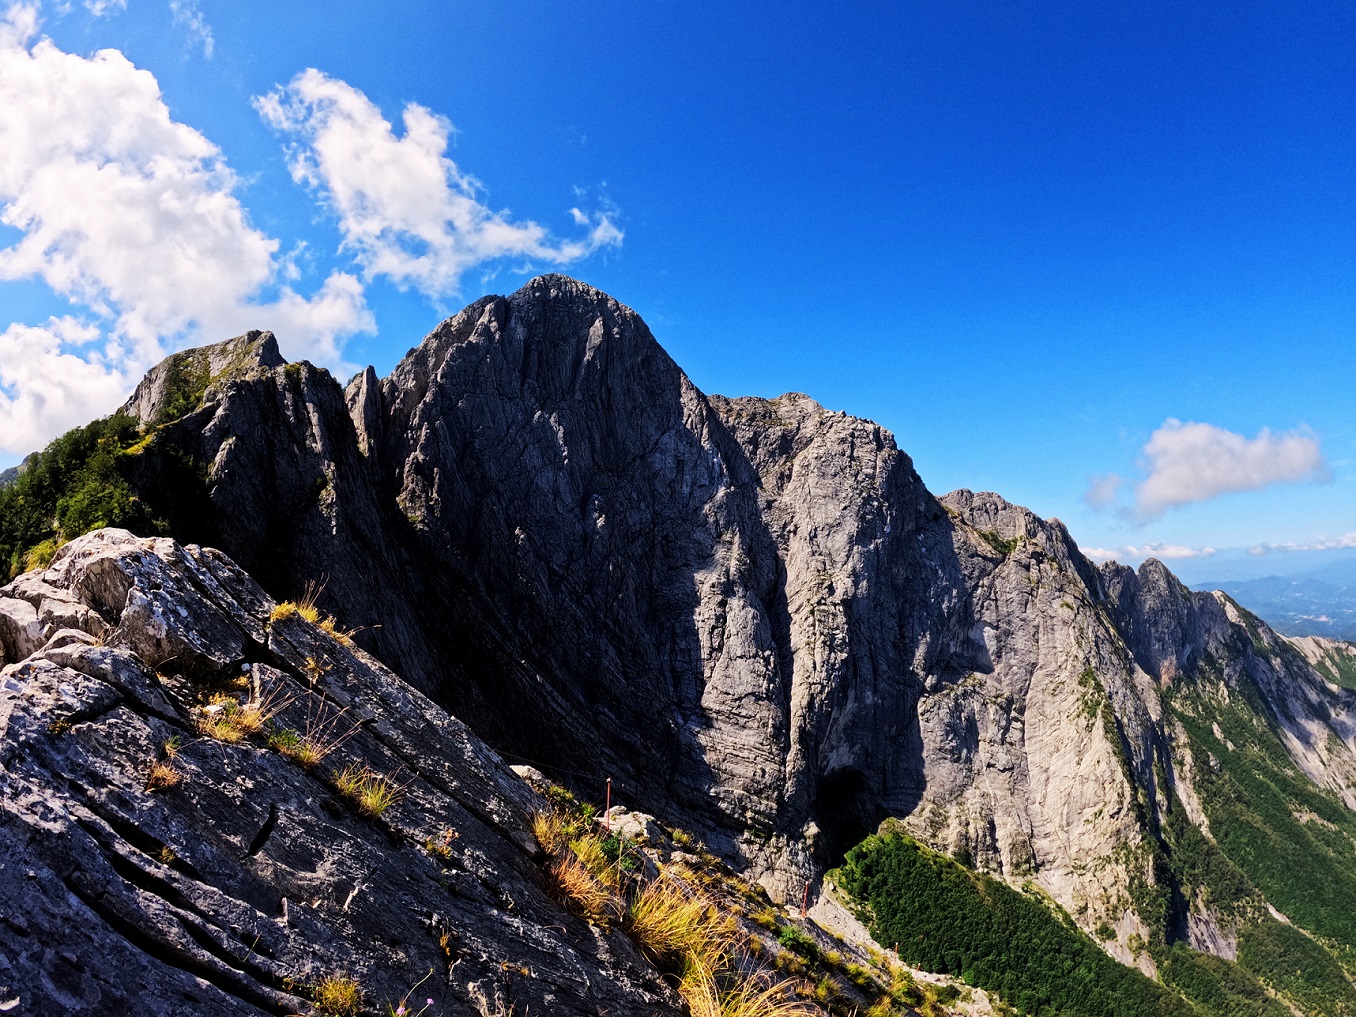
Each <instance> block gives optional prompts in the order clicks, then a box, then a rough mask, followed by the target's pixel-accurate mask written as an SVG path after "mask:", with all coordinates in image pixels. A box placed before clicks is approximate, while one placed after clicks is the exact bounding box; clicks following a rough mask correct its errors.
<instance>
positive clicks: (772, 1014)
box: [678, 961, 823, 1017]
mask: <svg viewBox="0 0 1356 1017" xmlns="http://www.w3.org/2000/svg"><path fill="white" fill-rule="evenodd" d="M678 991H679V992H680V993H681V994H682V996H683V999H684V1000H685V1001H686V1002H687V1006H688V1012H689V1013H690V1014H691V1017H821V1015H822V1013H823V1011H821V1010H820V1009H819V1008H818V1007H815V1006H811V1005H810V1004H808V1003H804V1002H802V1001H800V1000H798V999H796V998H795V995H794V992H793V986H792V984H791V983H790V982H769V981H767V980H766V979H763V978H758V977H742V976H741V977H736V978H735V979H733V982H732V984H730V985H729V986H728V987H727V988H726V989H725V990H724V991H723V992H722V991H721V987H720V983H719V981H718V980H717V977H716V972H715V971H714V970H713V969H712V968H711V967H709V966H707V965H705V964H702V963H698V962H695V961H694V962H692V963H690V964H689V965H688V967H687V970H686V971H684V973H683V980H682V982H681V983H679V986H678Z"/></svg>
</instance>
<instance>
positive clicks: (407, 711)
mask: <svg viewBox="0 0 1356 1017" xmlns="http://www.w3.org/2000/svg"><path fill="white" fill-rule="evenodd" d="M33 597H45V598H49V599H63V601H64V602H65V603H69V604H72V605H79V606H80V607H81V608H83V609H84V610H85V614H84V616H83V618H84V622H85V632H83V633H81V632H72V633H70V634H69V635H67V637H66V638H64V639H63V638H55V637H59V636H60V635H61V633H59V632H56V631H54V627H55V625H56V624H57V623H56V622H50V623H44V624H43V633H42V634H40V635H38V636H36V637H35V638H34V640H33V641H37V640H41V639H43V637H44V636H46V637H47V638H46V640H44V641H45V646H44V647H43V648H41V649H39V650H37V651H36V652H34V653H32V654H30V655H28V656H27V657H26V658H25V659H24V660H22V661H21V662H18V663H14V664H11V665H10V666H8V667H6V668H5V669H4V670H3V671H2V672H0V1004H14V1006H15V1007H17V1009H16V1012H18V1013H23V1014H33V1015H48V1014H66V1013H83V1014H91V1015H109V1017H112V1015H122V1014H128V1013H137V1014H155V1015H167V1017H168V1015H183V1014H204V1015H205V1014H213V1015H216V1014H242V1015H243V1014H261V1013H267V1014H290V1013H301V1012H311V1010H310V1004H309V1002H308V999H309V996H310V992H311V990H312V988H313V987H314V986H315V985H317V984H318V983H320V982H321V981H322V980H323V979H325V978H327V977H331V976H338V975H342V976H345V977H348V978H352V979H354V980H355V981H356V982H357V983H358V985H359V986H361V988H362V991H363V993H364V996H365V1000H366V1009H365V1011H364V1012H376V1011H378V1010H380V1012H383V1013H384V1012H386V1010H385V1005H386V1004H388V1003H389V1004H390V1005H392V1006H394V1005H397V1004H398V1003H399V1002H400V1001H401V1000H402V998H404V996H405V995H406V994H407V993H409V992H410V990H411V989H412V987H413V986H414V985H415V983H416V982H418V983H420V984H419V987H418V990H417V996H418V1005H422V1004H423V1000H424V998H425V997H431V998H434V999H435V1000H436V1002H437V1011H438V1012H442V1013H447V1014H481V1013H483V1012H486V1010H487V1009H488V1010H494V1009H495V1008H496V1007H502V1011H500V1012H508V1008H509V1007H511V1006H516V1007H517V1011H516V1012H530V1013H554V1014H581V1015H582V1014H597V1013H599V1012H611V1013H646V1014H649V1013H655V1014H670V1013H675V1014H676V1013H677V1012H678V1009H677V1006H676V1005H675V1001H676V997H675V996H674V994H673V993H672V991H671V990H670V989H669V988H668V987H666V986H665V985H664V984H663V983H662V982H660V981H659V978H658V975H657V973H656V972H655V971H654V969H653V968H652V967H651V966H650V965H648V964H647V963H645V962H644V961H643V960H642V959H641V958H640V957H639V955H638V954H637V953H636V951H635V948H634V947H633V946H632V944H631V942H630V940H628V939H627V938H626V937H625V936H622V935H621V934H620V933H614V934H605V933H603V932H601V931H599V930H597V929H595V928H593V927H590V926H587V925H585V924H584V923H582V922H581V921H579V920H578V919H575V918H573V917H571V916H569V915H567V914H565V913H564V912H562V911H561V910H560V909H559V908H558V907H557V906H556V905H555V904H554V903H552V902H551V901H550V900H549V899H548V898H547V897H546V895H545V893H544V891H543V889H542V879H541V876H540V873H539V871H538V868H537V865H536V862H535V860H534V856H535V854H536V853H537V851H538V850H539V849H538V848H537V846H536V842H535V840H534V839H533V837H532V834H531V833H530V830H529V823H530V817H531V814H532V812H533V810H534V809H539V808H541V807H542V805H543V803H542V801H541V799H540V798H539V797H538V796H537V795H536V793H535V792H534V791H532V790H531V789H530V788H529V787H528V785H527V784H526V783H524V782H523V780H522V779H521V778H519V777H518V776H517V775H516V774H514V773H513V772H512V771H511V770H510V769H509V768H508V767H507V766H505V765H504V764H503V762H502V761H501V760H500V758H499V757H498V756H497V755H496V754H495V753H494V752H492V751H491V750H490V749H489V748H488V747H486V746H485V745H484V743H482V742H481V741H480V740H479V739H478V738H476V737H475V736H474V735H473V734H471V733H470V731H469V730H468V729H467V728H466V727H465V726H464V725H463V724H461V723H460V722H459V721H457V720H455V719H453V718H452V717H449V716H448V715H447V714H446V713H445V712H444V711H443V710H441V709H440V708H438V707H437V706H435V705H434V704H433V703H431V702H429V701H428V700H427V699H425V698H424V697H423V696H422V695H420V694H419V693H418V692H416V691H414V690H413V689H411V688H410V687H409V686H407V685H406V684H405V683H404V682H402V681H401V680H400V679H398V678H397V677H396V676H395V675H393V674H392V673H391V672H389V671H388V670H386V669H385V668H384V667H382V666H381V665H380V664H379V663H377V661H376V660H374V659H373V658H371V657H369V656H368V655H367V654H365V653H363V652H362V651H361V650H358V649H356V648H350V647H348V646H346V645H345V644H344V643H343V642H342V641H340V640H336V639H335V638H334V637H333V636H331V635H330V634H328V633H327V632H325V631H324V630H322V629H321V628H319V627H317V626H316V625H313V624H311V623H308V622H306V621H305V620H304V619H302V618H301V617H300V616H297V615H291V616H288V617H278V616H275V612H274V608H275V606H276V605H275V603H274V601H273V600H272V599H271V598H269V597H268V596H267V595H266V594H265V593H264V592H263V590H261V589H260V588H259V587H258V586H257V585H256V584H255V583H254V582H253V581H252V580H251V579H250V578H249V577H248V576H247V575H245V574H244V573H243V572H242V571H241V570H240V569H239V568H238V567H237V566H236V565H235V564H234V563H232V562H231V561H230V560H229V559H227V558H226V557H225V556H223V555H221V554H220V553H219V552H216V551H212V550H210V549H203V548H199V547H196V546H188V547H184V546H181V545H179V544H176V543H174V542H173V541H170V540H168V539H140V538H136V537H133V536H132V535H131V534H128V533H126V532H124V531H119V530H102V531H98V532H96V533H94V534H91V535H89V536H87V537H83V538H81V539H79V540H76V541H75V542H73V543H71V544H69V545H67V546H66V547H65V548H63V549H62V551H61V552H60V553H59V555H58V557H57V560H56V561H55V562H54V563H53V565H52V567H51V568H50V569H48V570H47V572H46V573H45V574H44V575H42V576H40V577H39V576H35V575H30V576H26V577H24V578H23V580H22V581H21V582H19V583H16V584H12V585H11V586H10V587H7V588H6V589H5V590H4V591H0V606H4V607H5V608H6V609H7V610H6V612H5V613H4V614H3V615H2V616H6V617H8V616H18V617H20V618H23V617H27V614H26V613H25V612H24V611H23V610H22V609H19V610H10V609H12V607H13V605H14V604H16V603H19V604H29V603H30V600H29V599H24V598H33ZM16 598H17V599H16ZM30 624H31V623H30ZM96 636H97V638H95V637H96ZM7 645H8V644H7ZM25 645H28V644H25ZM6 652H7V653H8V652H9V650H8V649H7V651H6ZM209 694H214V695H215V700H213V699H212V698H211V697H210V696H209ZM245 701H250V702H254V703H261V704H262V712H263V713H264V714H265V715H267V716H268V722H269V725H270V726H271V728H272V729H273V730H282V729H284V728H287V729H291V730H293V731H295V732H297V733H299V734H301V735H306V736H310V737H312V738H313V739H314V740H316V741H317V742H318V743H320V744H322V745H324V746H327V747H328V754H327V755H326V757H325V758H324V759H323V761H322V762H320V763H319V764H317V765H315V766H313V767H311V768H307V767H303V766H301V765H298V764H297V763H295V762H291V761H289V759H288V758H286V757H285V756H284V755H282V754H279V753H278V752H276V751H272V750H270V748H268V747H266V746H265V744H264V736H265V734H266V733H267V730H268V729H265V730H263V731H261V732H260V733H258V734H255V735H253V736H247V737H243V738H242V739H240V740H238V741H236V742H229V741H221V740H217V739H214V738H212V737H207V736H205V735H204V734H202V733H201V727H200V725H201V724H202V722H203V721H204V720H205V719H210V718H211V717H212V716H213V715H214V713H216V714H217V715H220V714H221V711H223V710H225V709H227V708H231V709H235V708H237V707H236V706H235V704H237V703H241V702H245ZM223 704H225V705H223ZM156 765H159V766H161V767H166V768H168V771H169V773H171V774H173V777H172V778H166V777H165V775H164V772H163V771H162V772H160V774H159V776H158V777H157V776H155V774H154V771H153V769H152V768H153V767H155V766H156ZM349 765H354V766H359V765H361V766H365V767H368V768H370V771H371V772H373V773H380V774H383V775H386V776H388V777H389V778H390V780H391V782H392V783H393V785H396V786H398V788H399V790H398V793H397V795H396V800H395V802H394V803H393V804H391V805H390V807H389V808H388V809H386V810H385V811H383V812H381V813H380V814H379V815H376V816H371V817H368V816H364V815H363V814H362V813H361V811H360V809H358V808H357V807H356V805H355V803H354V801H353V800H351V799H350V798H348V797H346V796H345V795H344V794H343V793H342V792H341V791H340V790H339V788H338V787H337V785H336V782H335V780H334V779H333V777H332V774H333V772H334V771H337V770H341V769H343V768H345V767H346V766H349ZM426 974H427V978H426V979H425V975H426ZM421 980H422V981H421ZM15 1000H17V1001H18V1002H17V1003H14V1001H15ZM416 1008H417V1007H416Z"/></svg>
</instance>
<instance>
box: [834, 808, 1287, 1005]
mask: <svg viewBox="0 0 1356 1017" xmlns="http://www.w3.org/2000/svg"><path fill="white" fill-rule="evenodd" d="M835 878H836V881H837V882H838V884H839V885H840V886H842V887H843V888H844V889H845V890H846V891H847V892H848V893H850V894H851V895H852V896H853V897H854V898H856V900H857V901H858V902H860V903H862V904H865V905H867V908H868V910H869V916H868V920H869V922H870V926H871V932H872V935H874V936H875V937H876V940H877V942H880V943H883V944H889V945H894V944H898V948H899V955H900V958H901V959H902V960H904V961H905V962H906V963H908V964H912V965H915V966H917V967H921V968H924V969H926V970H929V971H938V972H942V973H951V974H959V975H960V976H961V977H962V978H964V979H965V981H967V982H969V983H971V984H974V985H978V986H981V987H983V988H985V989H991V990H994V991H996V992H998V993H1000V994H1001V995H1002V997H1003V998H1004V999H1005V1000H1007V1001H1009V1002H1011V1003H1012V1004H1013V1005H1014V1006H1016V1008H1017V1009H1018V1010H1019V1011H1022V1012H1024V1013H1028V1014H1039V1015H1041V1017H1149V1015H1154V1017H1175V1015H1182V1017H1199V1015H1201V1014H1203V1013H1210V1012H1211V1011H1209V1010H1203V1009H1198V1008H1196V1007H1194V1006H1192V1005H1191V1004H1190V1003H1188V1002H1187V1001H1186V1000H1184V999H1182V998H1181V997H1180V996H1178V995H1176V994H1175V993H1173V992H1171V991H1169V990H1168V989H1166V988H1164V987H1163V986H1161V985H1159V984H1157V983H1155V982H1153V981H1151V980H1150V979H1148V978H1146V977H1145V976H1144V975H1142V974H1140V973H1139V972H1138V971H1136V970H1133V969H1131V968H1128V967H1125V966H1124V965H1122V964H1118V963H1117V962H1116V961H1114V960H1112V959H1111V958H1110V957H1108V956H1107V955H1106V954H1105V953H1103V952H1102V950H1101V949H1100V948H1098V946H1097V945H1096V944H1095V943H1093V941H1092V940H1091V939H1089V938H1088V937H1087V936H1085V935H1083V934H1082V933H1080V932H1077V931H1075V930H1074V929H1071V928H1069V927H1067V926H1065V925H1064V924H1063V923H1061V922H1060V921H1059V919H1058V918H1056V917H1055V915H1054V914H1053V913H1051V911H1050V910H1049V909H1048V908H1047V907H1046V906H1045V904H1043V903H1042V902H1041V901H1040V900H1039V899H1036V898H1034V897H1030V896H1027V895H1024V894H1021V893H1018V892H1017V891H1016V890H1013V889H1011V888H1010V887H1008V886H1007V885H1005V884H1003V883H1000V882H998V881H997V880H995V879H992V878H991V877H988V876H985V875H982V874H979V873H973V872H969V871H967V870H965V869H963V868H961V867H960V866H959V865H957V864H955V863H954V862H952V861H951V860H950V859H949V858H947V857H945V856H944V855H941V854H938V853H937V852H935V851H932V850H930V849H928V848H926V847H924V846H923V845H921V844H919V843H917V842H916V841H914V840H913V839H912V838H910V837H908V836H906V835H903V834H900V833H897V832H892V833H888V834H885V835H884V836H873V837H868V838H867V839H866V840H865V841H864V842H863V843H861V844H860V845H858V846H857V847H855V848H853V849H852V850H851V851H849V852H848V855H847V859H846V860H845V862H844V863H843V866H842V868H841V869H839V870H838V872H837V875H836V877H835ZM1250 1012H1251V1011H1225V1013H1228V1014H1230V1015H1232V1014H1233V1013H1250ZM1256 1012H1257V1013H1259V1014H1267V1015H1268V1017H1270V1014H1269V1012H1268V1011H1265V1010H1259V1011H1256Z"/></svg>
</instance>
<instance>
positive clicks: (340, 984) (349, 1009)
mask: <svg viewBox="0 0 1356 1017" xmlns="http://www.w3.org/2000/svg"><path fill="white" fill-rule="evenodd" d="M311 1000H312V1002H314V1003H315V1008H316V1009H317V1010H319V1011H320V1012H321V1013H323V1014H328V1015H330V1017H356V1015H357V1014H358V1013H359V1012H360V1011H361V1010H362V1007H363V990H362V988H361V987H360V986H359V985H358V983H357V982H356V981H354V980H353V979H352V978H349V977H347V976H346V975H330V976H329V977H328V978H322V979H321V980H320V981H319V982H317V983H316V986H315V988H314V989H313V990H312V991H311Z"/></svg>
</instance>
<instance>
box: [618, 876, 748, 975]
mask: <svg viewBox="0 0 1356 1017" xmlns="http://www.w3.org/2000/svg"><path fill="white" fill-rule="evenodd" d="M626 928H627V931H628V932H629V933H630V934H631V938H632V939H633V940H635V942H636V945H637V946H639V947H640V948H641V950H642V951H644V952H645V954H646V955H648V956H649V957H650V959H651V960H653V961H654V962H655V963H656V964H660V965H662V966H676V965H679V964H681V962H683V961H684V960H685V959H688V958H690V959H691V960H692V961H693V962H695V963H697V964H699V965H703V966H708V967H714V966H715V960H716V958H719V957H720V956H721V955H723V954H724V953H725V952H726V951H727V950H728V949H729V947H730V943H731V939H732V936H733V934H734V929H733V922H732V921H731V920H730V918H729V917H727V916H723V915H722V914H721V913H720V911H719V909H718V908H717V907H716V906H715V904H714V903H713V902H712V901H711V900H710V898H708V897H707V896H706V895H705V894H702V893H698V892H695V891H693V890H692V889H690V888H689V887H687V886H685V885H684V884H683V883H681V882H680V881H678V880H676V879H673V878H671V877H668V876H661V877H660V878H658V879H656V880H653V881H652V882H650V883H648V884H647V885H646V886H644V887H643V888H642V889H641V890H640V892H639V893H637V894H636V896H635V899H634V900H632V901H631V906H630V907H629V908H628V909H627V913H626Z"/></svg>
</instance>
